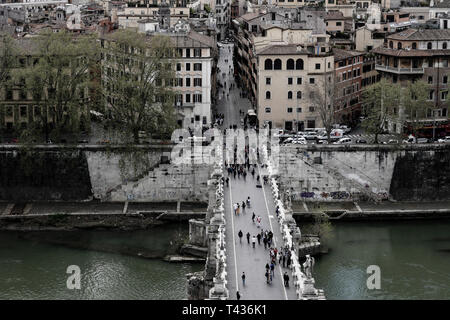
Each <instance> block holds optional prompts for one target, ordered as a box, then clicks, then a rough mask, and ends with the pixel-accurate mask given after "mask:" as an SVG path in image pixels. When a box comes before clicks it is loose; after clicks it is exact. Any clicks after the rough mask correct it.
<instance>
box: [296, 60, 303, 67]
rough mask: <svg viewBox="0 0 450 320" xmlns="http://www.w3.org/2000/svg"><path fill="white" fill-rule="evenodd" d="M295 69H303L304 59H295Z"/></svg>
mask: <svg viewBox="0 0 450 320" xmlns="http://www.w3.org/2000/svg"><path fill="white" fill-rule="evenodd" d="M295 69H296V70H303V60H302V59H297V61H295Z"/></svg>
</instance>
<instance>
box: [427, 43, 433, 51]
mask: <svg viewBox="0 0 450 320" xmlns="http://www.w3.org/2000/svg"><path fill="white" fill-rule="evenodd" d="M432 48H433V45H432V44H431V42H428V43H427V49H428V50H430V49H432Z"/></svg>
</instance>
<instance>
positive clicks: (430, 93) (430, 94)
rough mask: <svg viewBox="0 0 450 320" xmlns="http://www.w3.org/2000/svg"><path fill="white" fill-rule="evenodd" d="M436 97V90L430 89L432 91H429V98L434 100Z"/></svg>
mask: <svg viewBox="0 0 450 320" xmlns="http://www.w3.org/2000/svg"><path fill="white" fill-rule="evenodd" d="M433 97H434V90H430V92H429V93H428V100H433Z"/></svg>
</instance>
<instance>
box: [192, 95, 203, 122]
mask: <svg viewBox="0 0 450 320" xmlns="http://www.w3.org/2000/svg"><path fill="white" fill-rule="evenodd" d="M194 102H202V94H201V93H195V94H194ZM199 120H200V119H199ZM196 121H198V120H196Z"/></svg>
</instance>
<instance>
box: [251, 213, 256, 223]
mask: <svg viewBox="0 0 450 320" xmlns="http://www.w3.org/2000/svg"><path fill="white" fill-rule="evenodd" d="M255 217H256V216H255V213H254V212H253V215H252V221H253V223H255Z"/></svg>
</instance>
